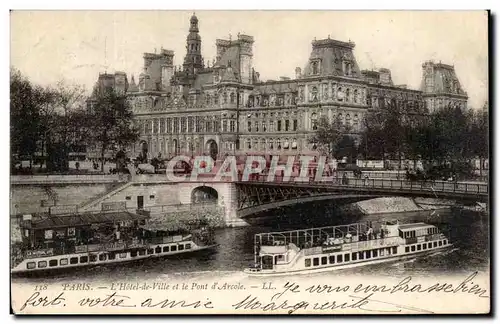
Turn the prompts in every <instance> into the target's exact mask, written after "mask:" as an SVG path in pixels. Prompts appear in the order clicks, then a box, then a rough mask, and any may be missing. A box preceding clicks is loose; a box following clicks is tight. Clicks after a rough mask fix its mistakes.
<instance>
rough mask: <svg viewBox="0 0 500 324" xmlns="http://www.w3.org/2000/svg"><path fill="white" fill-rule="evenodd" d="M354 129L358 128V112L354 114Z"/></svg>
mask: <svg viewBox="0 0 500 324" xmlns="http://www.w3.org/2000/svg"><path fill="white" fill-rule="evenodd" d="M354 129H356V130H359V116H358V114H355V115H354Z"/></svg>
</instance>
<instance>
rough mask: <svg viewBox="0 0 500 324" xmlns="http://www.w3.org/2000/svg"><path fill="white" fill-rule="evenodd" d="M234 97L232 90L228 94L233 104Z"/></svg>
mask: <svg viewBox="0 0 500 324" xmlns="http://www.w3.org/2000/svg"><path fill="white" fill-rule="evenodd" d="M234 97H235V95H234V92H231V94H230V95H229V100H230V102H231V103H232V104H234Z"/></svg>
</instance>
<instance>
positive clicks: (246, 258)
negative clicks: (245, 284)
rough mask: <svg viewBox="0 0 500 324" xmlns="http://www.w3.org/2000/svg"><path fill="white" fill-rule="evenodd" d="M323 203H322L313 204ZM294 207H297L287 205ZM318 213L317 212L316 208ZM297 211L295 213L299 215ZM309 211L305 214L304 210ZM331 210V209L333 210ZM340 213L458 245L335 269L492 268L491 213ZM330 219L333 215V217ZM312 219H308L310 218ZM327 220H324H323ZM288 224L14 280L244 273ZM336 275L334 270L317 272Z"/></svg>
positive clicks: (233, 231)
mask: <svg viewBox="0 0 500 324" xmlns="http://www.w3.org/2000/svg"><path fill="white" fill-rule="evenodd" d="M305 207H306V208H305V209H304V210H305V211H304V210H302V211H301V210H300V209H297V210H296V211H295V213H296V214H297V213H306V214H305V215H306V216H307V212H306V211H307V210H308V209H309V215H310V214H311V213H312V210H311V206H305ZM314 207H318V206H314ZM288 212H289V213H293V212H292V211H288ZM315 214H318V212H317V211H316V212H315ZM295 216H296V215H295ZM302 216H304V215H302ZM330 216H331V215H330ZM342 216H343V217H338V218H335V219H336V221H335V222H334V221H329V222H328V221H327V222H326V223H330V224H332V225H336V224H342V223H343V224H348V223H354V222H358V221H365V220H367V221H368V220H369V221H376V220H379V219H381V218H383V219H399V220H401V221H402V222H407V221H423V222H427V223H431V224H434V225H436V226H438V227H439V228H440V229H441V230H443V231H445V233H449V236H450V240H451V242H453V243H454V244H455V246H454V247H453V248H452V249H451V250H448V251H446V252H437V253H435V254H433V255H430V256H426V257H419V258H414V259H410V260H406V261H395V262H393V263H385V264H384V263H383V264H378V265H369V266H362V267H358V268H352V269H345V270H337V271H336V272H335V273H336V274H337V273H338V274H342V273H343V274H344V275H358V274H359V275H375V276H402V275H405V276H406V275H415V276H423V277H427V276H432V275H434V274H436V275H438V274H439V275H443V274H450V275H453V274H462V273H463V274H467V273H469V274H470V273H471V272H474V271H479V272H483V271H486V272H488V271H489V255H490V250H489V249H490V246H489V220H488V216H479V215H478V214H476V213H472V212H467V211H458V210H457V211H454V212H451V211H448V212H434V213H432V212H423V213H398V214H391V215H387V214H386V215H383V214H382V215H380V214H379V215H371V216H357V217H356V218H355V219H349V216H345V215H342ZM328 219H334V218H332V217H328ZM308 225H309V224H308ZM319 225H321V226H324V225H326V224H325V222H323V223H322V224H319ZM303 227H304V226H302V227H301V226H297V225H291V224H288V225H286V226H284V225H283V222H282V221H281V222H280V223H279V224H275V225H269V226H247V227H240V228H226V229H219V230H217V231H216V240H217V243H219V244H220V246H219V247H218V249H217V250H215V251H213V252H211V253H209V254H206V253H205V254H201V255H196V256H180V257H170V258H166V259H151V260H146V261H144V262H137V263H128V264H121V265H115V266H108V267H102V266H99V267H94V268H90V269H75V270H71V271H69V272H66V273H59V274H57V275H52V276H50V277H44V278H13V283H16V282H18V283H28V282H29V283H33V284H35V283H37V282H40V281H43V282H45V283H51V282H53V283H56V282H57V283H60V282H67V281H68V282H69V281H79V280H85V281H87V282H88V281H106V280H110V278H113V280H120V281H128V280H133V281H136V280H156V279H162V278H163V279H164V278H165V277H168V278H171V279H181V278H182V279H186V278H197V277H204V278H205V277H219V278H220V277H228V278H229V277H233V278H234V277H235V276H236V277H239V276H242V277H243V276H244V274H243V273H242V270H243V269H244V268H245V267H248V266H249V265H250V264H251V263H252V261H253V258H254V254H253V235H254V234H256V233H261V232H268V231H271V230H286V229H297V228H303ZM317 275H318V276H328V275H330V276H331V272H325V273H322V274H317Z"/></svg>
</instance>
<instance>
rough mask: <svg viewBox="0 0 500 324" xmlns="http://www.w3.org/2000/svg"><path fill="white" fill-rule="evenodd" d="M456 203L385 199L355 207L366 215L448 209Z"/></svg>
mask: <svg viewBox="0 0 500 324" xmlns="http://www.w3.org/2000/svg"><path fill="white" fill-rule="evenodd" d="M455 204H456V202H455V201H451V200H443V199H429V198H426V199H424V198H416V199H412V198H405V197H383V198H375V199H370V200H365V201H360V202H357V203H355V204H354V205H355V206H356V207H357V208H358V209H359V210H360V211H361V212H362V213H363V214H366V215H371V214H381V213H402V212H414V211H422V210H435V209H443V208H444V209H446V208H450V206H453V205H455Z"/></svg>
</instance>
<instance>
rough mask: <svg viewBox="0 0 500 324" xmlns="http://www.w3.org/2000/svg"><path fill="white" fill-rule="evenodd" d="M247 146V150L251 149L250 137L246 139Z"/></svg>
mask: <svg viewBox="0 0 500 324" xmlns="http://www.w3.org/2000/svg"><path fill="white" fill-rule="evenodd" d="M247 148H248V149H249V150H251V149H252V142H251V141H250V139H247Z"/></svg>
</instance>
